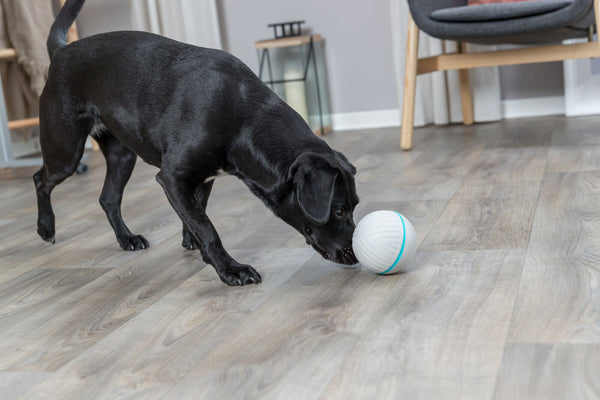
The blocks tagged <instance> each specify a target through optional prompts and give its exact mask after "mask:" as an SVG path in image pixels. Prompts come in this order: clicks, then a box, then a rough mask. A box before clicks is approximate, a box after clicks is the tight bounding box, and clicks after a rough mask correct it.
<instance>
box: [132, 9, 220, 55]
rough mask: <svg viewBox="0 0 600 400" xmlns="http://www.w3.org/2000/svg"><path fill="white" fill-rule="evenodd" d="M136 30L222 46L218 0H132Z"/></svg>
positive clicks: (204, 45)
mask: <svg viewBox="0 0 600 400" xmlns="http://www.w3.org/2000/svg"><path fill="white" fill-rule="evenodd" d="M130 1H131V3H130V4H131V18H132V21H131V25H132V27H133V29H135V30H143V31H147V32H152V33H157V34H159V35H163V36H167V37H169V38H171V39H175V40H178V41H180V42H185V43H189V44H193V45H196V46H201V47H211V48H217V49H220V48H222V46H221V36H220V32H219V20H218V17H217V5H216V0H130Z"/></svg>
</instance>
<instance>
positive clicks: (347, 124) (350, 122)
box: [331, 109, 400, 131]
mask: <svg viewBox="0 0 600 400" xmlns="http://www.w3.org/2000/svg"><path fill="white" fill-rule="evenodd" d="M331 123H332V128H333V130H334V131H347V130H353V129H372V128H385V127H389V126H400V111H399V110H398V109H391V110H375V111H359V112H351V113H338V114H332V115H331Z"/></svg>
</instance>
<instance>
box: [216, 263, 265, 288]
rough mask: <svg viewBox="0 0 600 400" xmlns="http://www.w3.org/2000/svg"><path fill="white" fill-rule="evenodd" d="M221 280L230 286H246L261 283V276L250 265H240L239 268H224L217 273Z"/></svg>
mask: <svg viewBox="0 0 600 400" xmlns="http://www.w3.org/2000/svg"><path fill="white" fill-rule="evenodd" d="M217 274H219V278H221V280H222V281H223V282H225V283H226V284H228V285H229V286H244V285H248V284H250V283H256V284H258V283H261V282H262V278H261V277H260V274H259V273H258V272H257V271H256V270H255V269H254V268H252V267H251V266H249V265H242V264H239V265H237V266H233V267H228V268H222V269H220V270H218V271H217Z"/></svg>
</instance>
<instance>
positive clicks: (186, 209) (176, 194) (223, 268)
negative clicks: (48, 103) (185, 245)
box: [156, 170, 262, 286]
mask: <svg viewBox="0 0 600 400" xmlns="http://www.w3.org/2000/svg"><path fill="white" fill-rule="evenodd" d="M156 180H157V181H158V183H159V184H160V185H161V186H162V187H163V189H164V191H165V193H166V194H167V198H168V199H169V202H170V203H171V205H172V206H173V208H174V209H175V211H176V212H177V214H178V215H179V217H180V218H181V220H182V221H183V224H184V225H185V226H186V227H187V229H188V231H189V232H190V233H191V235H192V236H193V237H194V239H196V242H197V243H198V244H199V246H200V251H201V252H202V257H203V259H204V261H205V262H206V263H208V264H211V265H212V266H213V267H214V268H215V270H216V271H217V274H218V275H219V278H221V280H222V281H223V282H225V283H226V284H228V285H230V286H241V285H245V284H249V283H260V282H261V280H262V279H261V277H260V275H259V273H258V272H256V270H255V269H254V268H252V267H251V266H249V265H243V264H240V263H239V262H237V261H236V260H234V259H233V257H231V256H230V255H229V254H228V253H227V251H226V250H225V249H224V248H223V244H222V243H221V239H220V238H219V235H218V234H217V231H216V229H215V227H214V226H213V224H212V222H210V219H209V218H208V216H207V215H206V209H205V207H202V206H201V205H202V204H206V198H207V197H208V195H209V194H210V188H211V184H210V183H201V184H200V186H197V185H195V184H193V183H191V182H190V181H188V180H186V179H181V178H176V177H175V174H170V173H167V172H165V171H164V170H161V171H160V172H159V173H158V175H156Z"/></svg>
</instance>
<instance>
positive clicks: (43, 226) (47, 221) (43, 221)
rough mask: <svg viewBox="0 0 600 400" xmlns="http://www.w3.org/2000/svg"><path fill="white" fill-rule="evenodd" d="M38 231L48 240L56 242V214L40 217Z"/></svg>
mask: <svg viewBox="0 0 600 400" xmlns="http://www.w3.org/2000/svg"><path fill="white" fill-rule="evenodd" d="M37 233H38V235H40V237H41V238H42V239H44V240H45V241H46V242H50V243H54V215H49V216H45V217H40V218H38V228H37Z"/></svg>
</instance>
